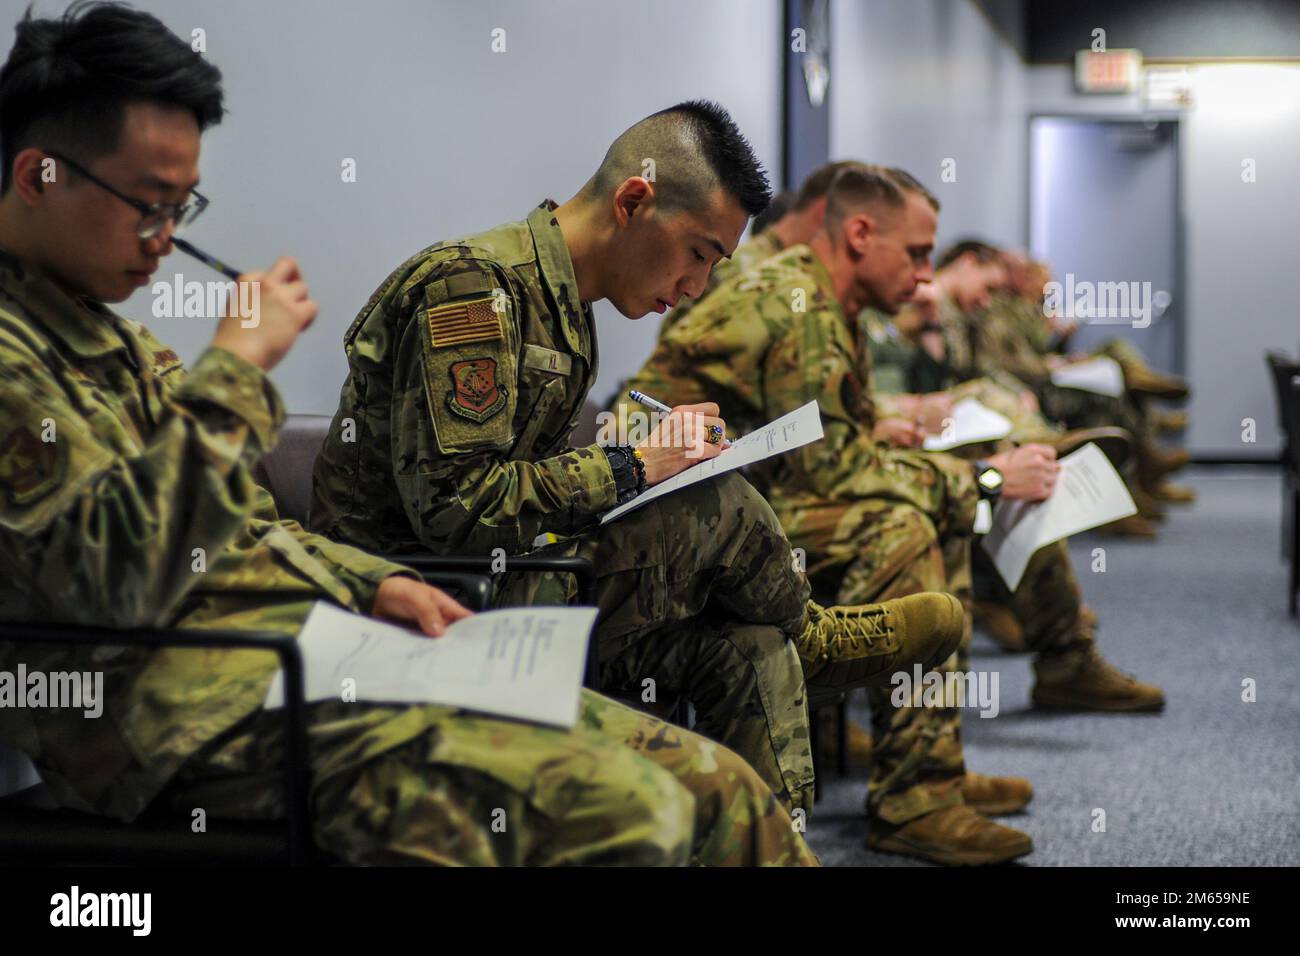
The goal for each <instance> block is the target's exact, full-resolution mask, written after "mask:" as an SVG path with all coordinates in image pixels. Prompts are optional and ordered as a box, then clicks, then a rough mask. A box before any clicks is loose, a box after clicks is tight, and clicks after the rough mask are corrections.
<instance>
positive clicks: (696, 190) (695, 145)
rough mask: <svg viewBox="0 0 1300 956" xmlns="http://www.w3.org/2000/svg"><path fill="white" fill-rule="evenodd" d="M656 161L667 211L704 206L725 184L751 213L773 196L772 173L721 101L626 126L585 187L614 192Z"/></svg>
mask: <svg viewBox="0 0 1300 956" xmlns="http://www.w3.org/2000/svg"><path fill="white" fill-rule="evenodd" d="M646 160H653V161H654V176H655V195H656V197H657V199H658V202H659V203H660V204H661V205H662V206H664V207H665V208H666V209H667V210H669V211H673V212H679V211H681V210H684V209H701V208H703V207H704V206H706V205H707V203H708V201H709V195H710V193H712V192H713V191H714V190H715V189H717V188H718V187H721V188H722V189H723V190H724V191H725V192H726V193H727V194H728V195H729V196H731V197H732V198H733V199H735V200H736V201H737V202H738V203H739V204H740V207H741V208H742V209H744V210H745V214H746V215H748V216H756V215H758V214H759V213H760V212H762V211H763V210H764V209H765V208H766V207H767V204H768V203H769V202H770V201H771V199H772V190H771V187H770V186H769V185H768V179H767V173H766V172H764V171H763V167H762V165H761V164H760V163H759V161H758V158H757V157H756V156H755V155H754V150H753V148H752V147H751V146H750V145H749V142H748V141H747V140H746V139H745V137H744V136H743V135H741V132H740V130H739V129H738V128H737V127H736V124H735V123H734V122H733V121H732V119H731V116H730V114H728V113H727V111H726V110H725V109H723V108H722V107H721V106H719V105H718V104H717V103H712V102H709V101H708V100H691V101H689V102H685V103H678V104H677V105H676V106H670V107H669V108H668V109H666V110H660V111H659V112H658V113H655V114H653V115H652V116H648V117H646V118H645V119H643V120H641V122H639V123H637V124H635V125H634V126H632V127H631V128H629V129H627V130H625V131H624V132H623V133H622V135H620V136H619V137H618V139H616V140H614V143H613V145H612V146H610V147H609V151H608V152H606V153H605V158H604V160H602V161H601V164H600V168H599V169H597V170H596V173H595V175H594V176H592V177H591V179H590V180H589V181H588V182H587V184H586V185H585V186H583V189H582V191H583V192H584V193H588V194H605V193H611V192H613V191H614V189H615V188H617V186H618V184H619V183H621V182H623V181H624V180H626V179H629V178H630V177H633V176H643V175H645V172H644V169H643V163H644V162H645V161H646Z"/></svg>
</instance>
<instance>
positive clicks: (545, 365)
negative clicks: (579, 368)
mask: <svg viewBox="0 0 1300 956" xmlns="http://www.w3.org/2000/svg"><path fill="white" fill-rule="evenodd" d="M523 365H524V368H535V369H541V370H542V371H544V372H554V373H556V374H557V375H565V376H567V375H568V374H569V373H570V372H572V371H573V356H571V355H566V354H565V353H564V352H557V351H555V349H548V348H545V347H544V346H541V345H534V344H533V343H531V342H529V343H528V344H527V345H525V346H524V360H523Z"/></svg>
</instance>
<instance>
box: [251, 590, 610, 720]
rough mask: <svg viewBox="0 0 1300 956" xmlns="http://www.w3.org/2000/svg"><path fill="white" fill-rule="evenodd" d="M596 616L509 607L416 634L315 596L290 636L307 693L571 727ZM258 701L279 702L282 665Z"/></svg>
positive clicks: (583, 610) (587, 611)
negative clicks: (433, 633)
mask: <svg viewBox="0 0 1300 956" xmlns="http://www.w3.org/2000/svg"><path fill="white" fill-rule="evenodd" d="M595 623H596V609H595V608H592V607H530V608H510V609H508V610H501V611H486V612H484V613H482V614H475V615H474V616H473V617H467V618H464V619H463V620H460V621H457V622H456V623H454V624H452V625H451V626H450V627H448V628H447V633H446V634H445V635H444V636H442V637H425V636H423V635H420V634H416V633H413V632H411V631H408V630H406V629H405V628H403V627H399V626H397V625H395V624H389V623H387V622H385V621H378V620H375V619H374V618H371V617H362V616H361V615H359V614H352V613H350V612H348V611H344V610H342V609H340V608H338V607H335V606H334V605H333V604H326V603H325V602H323V601H318V602H317V603H316V605H315V606H314V607H313V608H312V610H311V613H310V614H308V615H307V620H306V622H305V623H304V624H303V627H302V631H301V632H300V633H299V635H298V643H299V644H300V645H301V647H302V653H303V658H304V664H305V670H306V674H305V681H306V692H307V700H308V702H311V701H320V700H346V699H352V700H364V701H374V702H377V703H378V702H382V703H405V704H442V705H445V706H449V707H464V708H466V709H467V710H473V711H477V712H479V713H483V714H491V715H493V716H498V717H512V718H515V719H517V720H527V721H531V722H534V723H539V724H548V725H551V726H555V727H572V726H573V725H574V724H575V723H577V720H578V706H579V699H578V694H579V691H580V689H581V687H582V675H583V670H584V666H585V663H586V656H587V642H588V640H589V639H590V637H591V629H592V627H593V626H594V625H595ZM263 706H265V707H267V708H274V707H282V706H284V675H283V673H278V674H276V675H275V679H274V680H273V681H272V682H271V689H270V691H269V692H268V693H267V695H266V701H265V703H264V705H263Z"/></svg>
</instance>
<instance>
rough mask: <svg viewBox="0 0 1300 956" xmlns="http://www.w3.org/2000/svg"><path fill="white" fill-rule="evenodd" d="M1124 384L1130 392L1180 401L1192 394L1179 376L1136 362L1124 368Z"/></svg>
mask: <svg viewBox="0 0 1300 956" xmlns="http://www.w3.org/2000/svg"><path fill="white" fill-rule="evenodd" d="M1124 385H1125V386H1126V387H1127V388H1128V390H1129V391H1130V392H1137V393H1138V394H1139V395H1150V396H1151V397H1153V398H1165V399H1169V400H1170V401H1180V400H1182V399H1184V398H1186V397H1187V396H1188V395H1190V394H1191V391H1190V390H1189V389H1188V387H1187V383H1186V382H1185V381H1183V380H1182V379H1181V378H1179V377H1178V376H1176V375H1164V374H1161V373H1160V372H1156V371H1152V370H1151V369H1149V368H1145V367H1143V366H1140V365H1134V364H1130V365H1128V366H1126V367H1125V369H1124Z"/></svg>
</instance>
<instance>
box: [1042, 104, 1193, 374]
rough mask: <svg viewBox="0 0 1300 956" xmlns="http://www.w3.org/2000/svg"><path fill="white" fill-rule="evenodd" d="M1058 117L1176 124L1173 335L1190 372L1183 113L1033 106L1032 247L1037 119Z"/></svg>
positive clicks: (1182, 367)
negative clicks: (1177, 319) (1176, 317)
mask: <svg viewBox="0 0 1300 956" xmlns="http://www.w3.org/2000/svg"><path fill="white" fill-rule="evenodd" d="M1038 119H1057V120H1072V121H1076V122H1092V123H1130V124H1131V123H1138V124H1144V123H1148V122H1154V123H1169V124H1171V126H1172V128H1173V146H1174V288H1173V290H1172V291H1173V296H1174V301H1175V302H1178V303H1182V306H1181V308H1180V310H1179V311H1180V314H1181V315H1182V316H1183V319H1182V322H1181V327H1180V328H1179V330H1178V334H1177V335H1175V336H1174V365H1175V368H1174V373H1175V374H1177V375H1186V374H1187V348H1188V345H1187V340H1188V337H1189V333H1190V331H1191V327H1190V326H1189V325H1188V321H1187V320H1188V319H1189V318H1190V312H1189V310H1188V309H1187V305H1188V303H1187V295H1186V293H1187V259H1186V256H1187V229H1186V217H1185V216H1184V215H1183V116H1182V114H1181V113H1175V112H1162V111H1157V112H1151V113H1124V112H1096V113H1090V112H1084V111H1079V110H1068V109H1066V110H1034V111H1031V112H1030V113H1029V115H1028V116H1027V117H1026V119H1025V221H1024V233H1023V234H1024V243H1025V249H1026V250H1028V249H1029V242H1030V239H1031V238H1032V237H1031V232H1032V228H1033V221H1034V210H1033V201H1034V193H1033V180H1034V120H1038Z"/></svg>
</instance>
